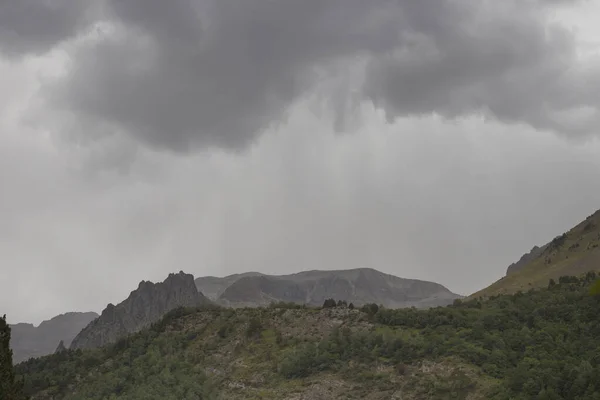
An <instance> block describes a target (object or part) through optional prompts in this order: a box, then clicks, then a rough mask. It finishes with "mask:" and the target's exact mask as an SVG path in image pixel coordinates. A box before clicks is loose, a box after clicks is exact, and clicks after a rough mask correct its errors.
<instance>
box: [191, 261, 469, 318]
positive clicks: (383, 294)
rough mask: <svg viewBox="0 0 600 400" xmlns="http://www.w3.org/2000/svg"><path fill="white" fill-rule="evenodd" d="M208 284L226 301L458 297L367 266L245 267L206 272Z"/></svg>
mask: <svg viewBox="0 0 600 400" xmlns="http://www.w3.org/2000/svg"><path fill="white" fill-rule="evenodd" d="M218 279H221V281H218ZM206 282H207V281H206V280H205V278H199V279H197V280H196V284H197V286H198V288H199V290H202V288H203V287H204V285H205V284H206ZM210 284H211V285H212V287H219V285H221V288H220V292H221V294H220V295H219V296H218V297H217V298H216V299H215V300H216V301H217V302H218V303H219V304H222V305H225V306H231V307H255V306H263V305H268V304H269V303H271V302H280V301H283V302H293V303H300V304H309V305H319V306H320V305H322V304H323V302H324V301H325V300H326V299H328V298H334V299H336V300H346V301H347V302H352V303H354V304H355V305H361V304H365V303H377V304H383V305H384V306H386V307H389V308H400V307H412V306H415V307H419V308H425V307H432V306H438V305H447V304H450V303H452V302H453V301H454V300H455V299H457V298H460V297H461V296H459V295H457V294H455V293H452V292H451V291H450V290H448V289H447V288H445V287H444V286H442V285H440V284H437V283H434V282H427V281H420V280H414V279H403V278H399V277H396V276H393V275H389V274H384V273H382V272H379V271H376V270H374V269H369V268H359V269H351V270H338V271H305V272H300V273H297V274H291V275H279V276H273V275H262V274H258V273H248V274H245V275H232V276H228V277H225V278H213V277H211V278H210ZM222 287H224V289H223V288H222Z"/></svg>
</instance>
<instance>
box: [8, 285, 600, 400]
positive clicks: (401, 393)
mask: <svg viewBox="0 0 600 400" xmlns="http://www.w3.org/2000/svg"><path fill="white" fill-rule="evenodd" d="M594 279H595V277H594V276H588V277H587V278H586V279H583V280H580V279H577V278H571V279H569V280H568V282H570V283H566V282H563V283H559V284H557V285H555V286H553V287H552V288H551V289H543V290H539V291H532V292H529V293H525V294H518V295H513V296H501V297H497V298H494V299H492V300H487V301H479V300H472V301H468V302H457V303H456V304H455V305H453V306H450V307H439V308H433V309H428V310H415V309H397V310H392V309H379V310H377V309H375V308H373V307H365V308H364V309H363V310H356V309H355V310H350V309H348V308H346V307H338V308H327V309H317V308H306V307H302V306H295V308H289V307H291V306H288V307H284V308H277V307H267V308H254V309H251V308H246V309H218V308H212V309H207V308H203V309H177V310H174V311H172V312H171V313H169V314H168V315H167V316H166V317H165V318H163V319H162V320H161V321H160V322H159V323H156V324H154V325H152V326H151V327H149V328H148V329H145V330H143V331H141V332H139V333H137V334H135V335H132V336H129V337H127V338H126V339H122V340H120V341H118V342H117V343H116V344H115V345H113V346H108V347H106V348H103V349H98V350H92V351H91V350H85V351H67V352H61V353H58V354H55V355H52V356H48V357H44V358H42V359H34V360H30V361H28V362H26V363H22V364H19V365H18V366H17V372H18V373H19V374H20V376H22V377H24V378H25V387H26V390H27V391H28V393H29V394H30V395H32V396H33V400H50V399H53V400H63V399H73V400H75V399H86V400H96V399H97V400H100V399H107V398H110V399H127V400H136V399H144V400H153V399H161V400H170V399H177V400H180V399H230V400H246V399H263V400H265V399H278V400H280V399H283V400H300V399H306V400H308V399H323V400H325V399H366V400H369V399H371V400H383V399H386V400H387V399H404V400H417V399H470V400H478V399H487V400H506V399H510V398H512V399H573V400H575V399H584V398H585V399H596V398H598V396H599V395H600V358H599V357H600V352H599V351H598V345H597V340H596V339H597V335H598V333H599V331H598V329H599V327H600V314H599V313H598V309H599V307H600V299H598V298H594V297H592V296H590V295H589V294H588V291H589V285H590V282H592V281H593V280H594ZM570 326H577V329H570ZM524 348H525V350H524ZM557 348H560V351H555V350H556V349H557Z"/></svg>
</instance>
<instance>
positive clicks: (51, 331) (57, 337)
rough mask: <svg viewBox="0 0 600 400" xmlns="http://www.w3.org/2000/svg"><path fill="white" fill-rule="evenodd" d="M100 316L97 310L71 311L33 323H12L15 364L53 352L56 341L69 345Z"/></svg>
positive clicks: (11, 342)
mask: <svg viewBox="0 0 600 400" xmlns="http://www.w3.org/2000/svg"><path fill="white" fill-rule="evenodd" d="M97 317H98V314H96V313H95V312H86V313H81V312H70V313H66V314H61V315H58V316H56V317H54V318H52V319H50V320H48V321H44V322H42V323H41V324H40V325H39V326H38V327H35V326H34V325H33V324H24V323H21V324H15V325H11V330H12V335H11V341H10V346H11V348H12V351H13V362H14V363H15V364H17V363H19V362H21V361H25V360H28V359H30V358H34V357H42V356H45V355H48V354H52V353H53V352H54V351H55V349H56V343H58V342H60V341H63V342H64V343H66V345H65V346H68V345H69V344H70V343H71V341H72V340H73V338H74V337H75V336H76V335H77V334H78V333H79V332H80V331H81V330H82V329H83V328H84V327H85V326H86V325H88V324H89V323H90V322H91V321H93V320H94V319H95V318H97Z"/></svg>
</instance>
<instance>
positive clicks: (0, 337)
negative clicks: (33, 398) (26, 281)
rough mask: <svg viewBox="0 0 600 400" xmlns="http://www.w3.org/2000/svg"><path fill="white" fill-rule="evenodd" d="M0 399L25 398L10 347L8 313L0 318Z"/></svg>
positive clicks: (14, 399) (20, 399)
mask: <svg viewBox="0 0 600 400" xmlns="http://www.w3.org/2000/svg"><path fill="white" fill-rule="evenodd" d="M0 399H2V400H23V399H25V396H24V395H23V388H22V385H21V384H19V383H17V381H16V380H15V373H14V371H13V361H12V350H11V349H10V326H9V325H8V323H6V315H4V316H3V317H2V318H0Z"/></svg>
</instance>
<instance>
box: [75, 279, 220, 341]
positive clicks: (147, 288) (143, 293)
mask: <svg viewBox="0 0 600 400" xmlns="http://www.w3.org/2000/svg"><path fill="white" fill-rule="evenodd" d="M208 303H210V301H209V300H208V299H207V298H206V297H204V295H203V294H202V293H200V292H199V291H198V290H197V289H196V286H195V284H194V276H193V275H190V274H185V273H183V272H179V273H178V274H169V276H168V277H167V279H166V280H165V281H164V282H161V283H152V282H147V281H142V282H140V284H139V286H138V288H137V289H136V290H134V291H133V292H131V294H130V295H129V297H128V298H127V299H126V300H124V301H123V302H121V303H119V304H117V305H116V306H115V305H113V304H109V305H108V306H107V307H106V308H105V309H104V311H102V314H101V315H100V317H98V318H97V319H95V320H94V321H92V322H91V323H90V324H89V325H88V326H86V327H85V328H84V329H83V330H82V331H81V332H80V333H79V334H78V335H77V336H76V337H75V339H73V342H72V343H71V346H70V348H71V349H84V348H94V347H101V346H103V345H105V344H108V343H112V342H114V341H116V340H117V339H118V338H120V337H122V336H126V335H127V334H130V333H134V332H137V331H139V330H141V329H142V328H144V327H146V326H149V325H150V324H152V323H153V322H156V321H158V320H159V319H160V318H161V317H162V316H164V315H165V314H166V313H167V312H169V311H171V310H173V309H175V308H177V307H181V306H184V307H195V306H199V305H202V304H208Z"/></svg>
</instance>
